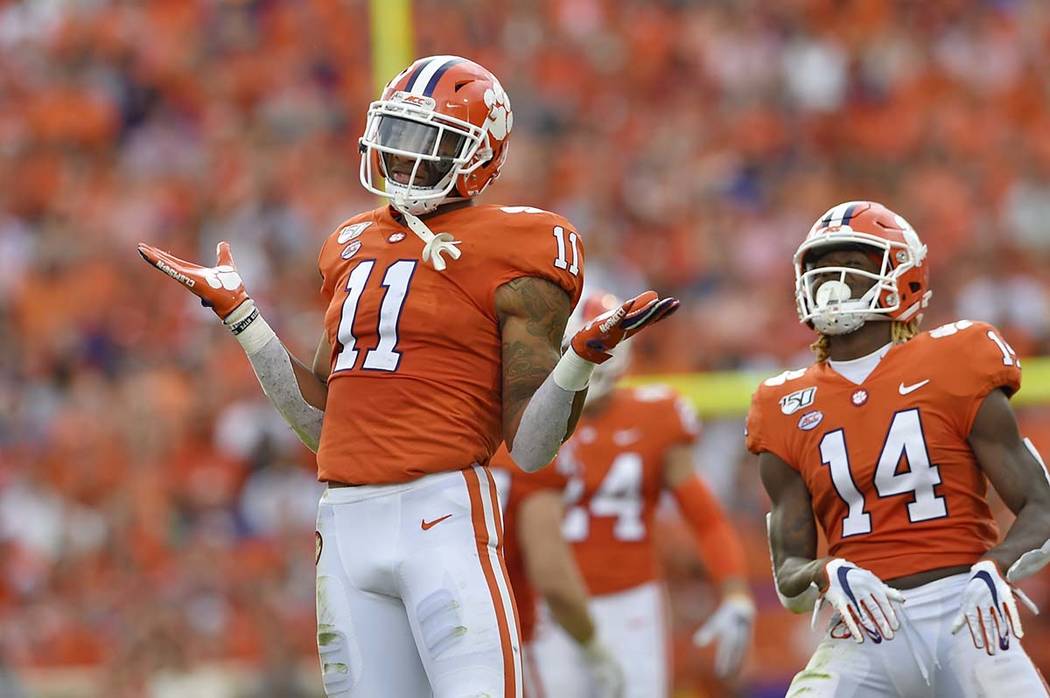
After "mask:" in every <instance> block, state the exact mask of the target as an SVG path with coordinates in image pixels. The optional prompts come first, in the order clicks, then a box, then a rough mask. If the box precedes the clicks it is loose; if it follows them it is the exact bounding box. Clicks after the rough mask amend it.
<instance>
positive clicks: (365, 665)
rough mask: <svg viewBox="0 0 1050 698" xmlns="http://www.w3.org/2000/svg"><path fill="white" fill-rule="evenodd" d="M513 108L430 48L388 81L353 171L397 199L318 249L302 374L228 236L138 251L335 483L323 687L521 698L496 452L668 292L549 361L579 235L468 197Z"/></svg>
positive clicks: (574, 413)
mask: <svg viewBox="0 0 1050 698" xmlns="http://www.w3.org/2000/svg"><path fill="white" fill-rule="evenodd" d="M513 122H514V115H513V112H512V111H511V106H510V99H509V98H508V96H507V94H506V92H505V91H504V90H503V87H502V86H501V85H500V82H499V80H497V79H496V77H495V76H494V75H493V74H492V73H490V72H489V71H488V70H486V69H485V68H483V67H481V66H480V65H478V64H476V63H474V62H472V61H469V60H466V59H463V58H459V57H457V56H431V57H428V58H422V59H420V60H418V61H416V62H414V63H413V64H412V65H410V66H409V67H407V68H406V69H405V70H403V71H402V72H401V73H399V74H398V75H397V76H395V77H394V79H393V80H391V81H390V82H389V83H388V84H387V86H386V88H385V89H384V90H383V94H382V96H381V97H380V99H379V100H378V101H376V102H373V103H372V104H371V106H370V107H369V109H368V119H367V122H366V126H365V133H364V136H363V137H362V138H361V141H360V144H361V156H362V159H361V183H362V185H363V186H364V187H365V188H366V189H367V190H368V191H370V192H373V193H375V194H377V195H380V196H383V197H385V198H387V199H388V200H389V202H390V203H389V205H387V206H383V207H381V208H377V209H375V210H372V211H367V212H365V213H362V214H360V215H357V216H354V217H352V218H350V219H348V220H346V221H344V222H343V223H342V224H340V225H339V226H338V227H337V228H336V230H335V231H333V232H332V233H331V235H329V236H328V238H327V239H326V240H325V241H324V243H323V245H322V247H321V253H320V258H319V261H318V266H319V271H320V273H321V277H322V279H323V283H322V288H321V295H322V297H323V299H324V301H325V303H326V304H327V309H326V312H325V316H324V323H325V328H324V331H323V333H322V336H321V339H320V342H319V344H318V348H317V352H316V355H315V358H314V361H313V364H312V367H308V366H307V365H305V364H303V363H302V362H300V361H298V360H296V359H295V358H294V357H292V356H291V355H290V354H289V353H288V351H287V350H286V349H285V348H284V346H283V345H282V344H281V342H280V340H279V339H278V338H277V336H276V334H275V333H274V331H273V330H272V329H271V328H270V327H269V325H268V324H267V323H266V322H265V321H264V320H263V319H262V318H261V316H260V313H259V310H258V308H256V307H255V303H254V302H253V301H252V300H251V299H250V298H248V296H247V293H246V292H245V289H244V286H243V284H242V283H241V279H240V276H239V275H238V273H237V270H236V268H235V267H234V265H233V258H232V255H231V253H230V249H229V246H228V245H226V244H225V243H220V245H219V264H218V266H216V267H212V268H203V267H199V266H197V265H194V264H190V263H188V262H185V261H183V260H180V259H178V258H175V257H173V256H171V255H169V254H167V253H165V252H162V251H160V250H157V249H155V248H152V247H150V246H149V245H144V244H143V245H140V247H139V251H140V253H141V254H142V256H143V257H144V258H145V259H146V260H147V261H148V262H149V263H151V264H153V265H154V266H156V267H157V268H158V269H160V270H161V271H163V272H165V273H166V274H168V275H169V276H171V277H172V278H174V279H175V280H177V281H179V282H181V283H183V284H184V285H185V286H187V287H188V288H189V289H190V290H191V291H192V292H194V293H195V294H197V295H198V296H200V297H201V298H202V300H204V302H205V304H206V305H210V306H211V307H212V308H214V310H215V311H216V313H217V314H218V315H219V317H220V318H222V320H223V321H224V323H225V324H226V325H227V326H228V327H229V328H230V329H231V330H232V331H233V333H234V334H235V336H236V337H237V339H238V341H239V342H240V343H241V345H242V346H243V347H244V349H245V351H246V353H247V354H248V358H249V361H250V362H251V364H252V367H253V368H254V369H255V372H256V375H257V376H258V378H259V381H260V383H261V384H262V386H263V389H264V391H265V392H266V395H267V396H268V397H269V398H270V400H271V401H272V402H273V404H274V405H275V407H276V408H277V409H278V411H279V412H280V413H281V414H282V416H283V417H284V418H285V420H286V421H287V422H288V423H289V424H290V425H291V426H292V428H293V429H295V431H296V433H297V434H298V435H299V437H300V438H301V439H302V440H303V442H304V443H305V444H307V445H308V446H309V447H310V448H311V449H313V450H315V451H316V452H317V466H318V477H319V478H320V479H321V480H323V481H325V482H327V483H328V487H327V489H326V491H325V493H324V495H323V496H322V498H321V502H320V507H319V511H318V520H317V645H318V652H319V654H320V660H321V671H322V678H323V681H324V686H325V691H326V692H327V694H328V695H331V696H335V695H339V696H352V697H353V698H380V697H383V698H386V697H388V696H422V695H431V694H432V695H435V696H439V697H443V696H449V697H453V696H455V697H458V696H468V695H489V696H504V697H517V696H520V695H521V693H522V683H523V677H522V667H521V651H520V647H519V632H518V627H517V618H516V612H515V607H514V601H513V597H512V595H511V590H510V584H509V583H508V581H507V578H506V573H505V571H504V563H503V556H502V543H501V538H502V534H503V530H502V521H501V517H500V512H499V508H498V506H497V500H496V490H495V486H494V484H493V481H492V477H491V474H490V472H489V469H488V467H487V465H488V461H489V459H490V457H491V456H492V453H493V452H494V451H495V450H496V447H497V446H498V445H499V444H500V443H501V442H502V441H504V440H506V442H507V443H508V444H511V451H510V453H511V455H512V457H513V458H514V460H515V462H516V463H517V464H518V465H519V466H520V467H523V468H527V469H530V470H535V469H538V468H540V467H542V466H544V465H546V464H547V463H548V462H549V461H550V459H551V458H553V456H554V454H555V453H556V452H557V448H558V447H559V446H560V444H561V442H562V441H563V440H564V439H565V438H566V436H567V435H568V434H571V433H572V430H573V427H574V425H575V421H576V419H577V417H578V415H579V410H580V409H581V408H582V402H583V396H584V394H585V392H584V389H585V388H586V385H587V381H588V380H589V377H590V373H591V371H592V370H593V368H594V366H595V365H597V364H598V363H601V362H603V361H605V360H606V359H607V352H608V350H610V349H611V348H613V347H614V346H615V345H616V344H617V343H618V342H619V341H621V340H622V339H624V338H625V337H627V336H630V335H631V334H633V333H635V332H638V331H639V330H641V329H643V328H644V327H646V326H648V325H649V324H652V323H653V322H656V321H658V320H660V319H661V318H663V317H666V316H667V315H669V314H670V313H671V312H673V311H674V310H675V308H677V305H678V302H677V301H676V300H674V299H663V300H660V299H658V298H657V297H656V294H655V293H652V292H649V293H646V294H643V295H642V296H639V297H638V298H636V299H632V300H631V301H628V302H627V303H625V304H624V305H623V306H621V307H620V308H618V309H616V310H615V311H614V312H612V313H610V314H609V315H608V316H607V317H605V318H603V319H602V320H601V322H598V323H591V324H589V325H588V326H587V327H585V328H584V329H583V330H581V332H580V334H579V336H577V337H574V340H573V350H572V351H571V352H568V353H566V354H564V355H561V354H560V352H559V350H560V340H561V337H562V333H563V331H564V327H565V323H566V320H567V318H568V316H569V313H570V312H571V311H572V309H573V307H574V306H575V305H576V301H577V300H578V298H579V295H580V289H581V285H582V283H583V245H582V241H581V240H580V237H579V235H578V234H577V232H576V230H575V229H574V227H573V226H572V224H571V223H569V222H568V221H567V220H565V219H564V218H562V217H561V216H558V215H556V214H553V213H549V212H547V211H542V210H539V209H536V208H531V207H527V206H497V205H475V203H474V198H475V197H476V196H477V195H479V194H481V193H482V192H483V191H484V190H485V189H486V188H487V187H488V185H489V184H491V183H492V182H493V181H494V180H495V179H496V177H497V176H498V175H499V172H500V168H501V167H502V166H503V163H504V161H505V159H506V157H507V152H508V150H507V149H508V142H509V137H510V133H511V130H512V127H513ZM421 243H422V244H421Z"/></svg>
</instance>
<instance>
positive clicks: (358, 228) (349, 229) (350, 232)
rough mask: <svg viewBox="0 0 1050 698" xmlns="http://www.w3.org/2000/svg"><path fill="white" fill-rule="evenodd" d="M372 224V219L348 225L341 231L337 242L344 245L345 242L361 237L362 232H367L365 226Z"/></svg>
mask: <svg viewBox="0 0 1050 698" xmlns="http://www.w3.org/2000/svg"><path fill="white" fill-rule="evenodd" d="M370 225H372V221H365V222H364V223H354V224H353V225H348V226H346V227H345V228H343V229H342V230H340V231H339V237H338V238H336V240H335V241H336V242H337V243H339V244H340V245H342V244H343V243H346V242H350V241H351V240H353V239H354V238H357V237H361V233H363V232H365V228H367V227H368V226H370Z"/></svg>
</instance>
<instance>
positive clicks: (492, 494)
mask: <svg viewBox="0 0 1050 698" xmlns="http://www.w3.org/2000/svg"><path fill="white" fill-rule="evenodd" d="M488 481H489V488H488V489H489V498H490V500H491V502H492V513H493V516H494V517H495V519H496V535H497V536H498V537H499V544H498V545H497V546H496V557H497V558H498V559H499V566H500V569H501V570H503V578H504V579H506V580H507V593H508V594H510V608H511V610H512V611H513V612H514V628H515V630H516V631H517V635H518V647H524V646H525V643H524V642H522V639H521V619H520V618H518V600H517V599H515V598H514V587H512V586H511V585H510V574H509V573H508V572H507V561H506V560H504V559H503V541H504V540H505V538H504V535H503V516H501V515H500V511H501V510H500V506H499V494H497V492H496V481H495V480H494V479H493V478H492V474H491V473H488Z"/></svg>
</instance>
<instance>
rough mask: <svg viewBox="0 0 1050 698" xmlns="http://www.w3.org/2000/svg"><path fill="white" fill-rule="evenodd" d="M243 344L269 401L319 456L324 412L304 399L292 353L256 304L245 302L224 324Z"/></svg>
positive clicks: (300, 438)
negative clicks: (293, 366)
mask: <svg viewBox="0 0 1050 698" xmlns="http://www.w3.org/2000/svg"><path fill="white" fill-rule="evenodd" d="M224 323H225V324H226V326H227V327H229V328H230V330H231V331H233V333H234V336H235V337H236V338H237V341H238V342H240V344H241V347H242V348H243V349H244V353H245V354H247V356H248V361H249V362H250V363H251V365H252V369H253V370H254V371H255V376H256V378H258V379H259V384H260V385H261V386H262V389H263V392H264V393H265V394H266V397H268V398H270V402H271V403H272V404H273V406H274V407H275V408H276V409H277V411H278V412H279V413H280V415H281V416H282V417H283V418H284V421H286V422H288V426H290V427H291V428H292V431H294V432H295V435H296V436H298V437H299V440H300V441H302V442H303V444H304V445H305V446H306V447H307V448H308V449H310V450H311V451H313V452H314V453H316V452H317V447H318V445H319V444H320V443H321V423H322V422H323V421H324V411H323V410H319V409H317V408H316V407H314V406H313V405H311V404H310V403H308V402H307V401H306V399H305V398H303V393H302V391H301V390H300V389H299V381H298V380H296V378H295V371H294V370H293V369H292V360H291V357H289V356H288V350H287V349H285V348H284V345H283V344H281V340H280V339H279V338H278V337H277V334H276V333H275V332H274V331H273V329H272V328H271V327H270V325H269V324H268V323H267V322H266V320H264V319H263V317H262V316H261V315H260V314H259V310H258V309H257V308H256V307H255V303H254V302H253V301H251V300H248V301H245V302H244V303H242V304H241V305H239V306H238V307H237V309H236V310H234V311H233V312H232V313H230V315H229V317H227V318H226V320H224Z"/></svg>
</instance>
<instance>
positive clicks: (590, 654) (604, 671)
mask: <svg viewBox="0 0 1050 698" xmlns="http://www.w3.org/2000/svg"><path fill="white" fill-rule="evenodd" d="M582 649H583V656H584V659H585V660H586V662H587V671H588V673H590V675H591V685H592V686H593V687H594V691H593V692H592V694H591V695H592V696H593V698H623V695H624V684H625V683H626V680H625V679H624V676H623V668H622V667H621V666H620V663H619V662H618V661H616V657H614V656H613V653H612V652H610V651H609V649H608V648H607V647H606V646H605V645H603V644H602V643H601V641H599V640H598V635H597V634H595V636H594V637H592V638H591V641H590V642H588V643H587V644H586V645H584V646H583V647H582Z"/></svg>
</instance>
